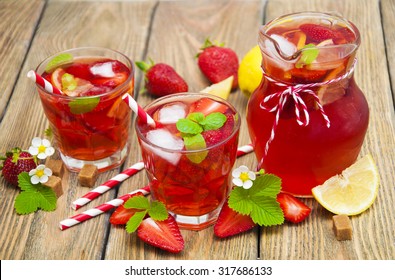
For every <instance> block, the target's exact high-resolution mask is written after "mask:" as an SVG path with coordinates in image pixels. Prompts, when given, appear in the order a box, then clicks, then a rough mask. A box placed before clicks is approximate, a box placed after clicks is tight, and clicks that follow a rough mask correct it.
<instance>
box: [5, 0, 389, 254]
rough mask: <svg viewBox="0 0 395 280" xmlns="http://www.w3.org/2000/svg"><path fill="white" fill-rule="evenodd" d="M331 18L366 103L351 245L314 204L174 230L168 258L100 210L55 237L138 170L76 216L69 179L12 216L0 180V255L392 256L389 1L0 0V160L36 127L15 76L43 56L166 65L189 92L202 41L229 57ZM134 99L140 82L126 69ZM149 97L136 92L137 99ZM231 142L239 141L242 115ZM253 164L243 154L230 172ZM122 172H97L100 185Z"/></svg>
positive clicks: (236, 97) (23, 81) (29, 97)
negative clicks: (293, 211)
mask: <svg viewBox="0 0 395 280" xmlns="http://www.w3.org/2000/svg"><path fill="white" fill-rule="evenodd" d="M306 10H314V11H324V12H326V11H333V12H337V13H340V14H342V15H343V16H344V17H346V18H348V19H349V20H351V21H353V22H354V23H355V24H356V26H357V27H358V28H359V30H360V32H361V35H362V44H361V47H360V49H359V51H358V54H357V56H358V59H359V60H358V65H357V69H356V71H355V77H356V81H357V83H358V85H359V86H360V87H361V89H362V90H363V91H364V93H365V95H366V97H367V99H368V102H369V106H370V123H369V129H368V133H367V136H366V139H365V142H364V145H363V148H362V151H361V156H362V155H364V154H367V153H371V154H372V156H373V158H374V159H375V161H376V163H377V165H378V169H379V172H380V178H381V184H380V189H379V193H378V197H377V199H376V201H375V202H374V204H373V206H372V207H371V208H370V209H369V210H367V211H366V212H364V213H362V214H361V215H358V216H354V217H352V218H351V222H352V226H353V229H354V234H353V239H352V240H351V241H343V242H339V241H337V240H336V239H335V236H334V233H333V231H332V220H331V219H332V214H331V213H329V212H328V211H326V210H325V209H323V208H322V207H321V206H320V205H319V204H318V203H317V202H316V201H315V200H314V199H304V201H305V202H306V204H308V205H309V206H310V207H311V208H312V213H311V215H310V217H309V218H308V219H307V220H306V221H305V222H303V223H301V224H297V225H294V224H289V223H285V224H284V225H282V226H275V227H268V228H255V229H254V230H252V231H250V232H247V233H244V234H241V235H238V236H235V237H233V238H229V239H225V240H219V239H217V238H215V237H214V234H213V228H212V227H210V228H207V229H205V230H202V231H199V232H194V231H185V230H183V231H182V235H183V236H184V239H185V249H184V251H183V252H181V253H180V254H177V255H173V254H169V253H166V252H164V251H161V250H158V249H155V248H153V247H151V246H148V245H145V243H143V242H142V241H140V240H139V239H138V238H137V236H136V235H135V234H131V235H130V234H127V233H126V231H125V230H124V229H123V228H122V227H114V226H111V225H110V224H109V215H110V214H109V213H105V214H103V215H101V216H99V217H96V218H95V219H91V220H89V221H86V222H85V223H82V224H79V225H76V226H74V227H72V228H70V229H68V230H65V231H61V230H60V229H59V227H58V223H59V221H61V220H63V219H65V218H67V217H69V216H72V215H75V214H76V213H80V212H82V211H84V210H86V209H89V208H91V207H94V206H96V205H99V204H101V203H103V202H105V201H108V200H110V199H113V198H115V197H117V196H119V195H122V194H125V193H127V192H130V191H132V190H134V189H137V188H140V187H142V186H145V185H146V184H147V178H146V175H145V173H144V172H139V173H138V174H137V175H135V176H133V177H132V178H130V179H129V180H127V181H125V182H124V183H123V184H121V185H120V186H119V187H118V188H116V189H113V190H111V191H109V192H107V193H105V194H104V195H102V196H101V197H99V198H98V199H97V200H95V201H93V202H91V203H90V204H88V205H87V206H85V207H83V208H81V209H80V210H78V211H77V212H76V211H74V210H72V209H71V207H70V206H71V203H72V201H74V200H75V199H77V198H79V197H81V196H82V195H84V194H85V193H86V192H87V189H86V188H84V187H81V186H79V184H78V181H77V176H76V174H73V173H69V172H67V173H66V174H65V176H64V177H63V184H64V188H65V193H64V195H63V196H62V197H60V198H59V200H58V202H57V209H56V211H54V212H44V211H38V212H36V213H34V214H30V215H24V216H20V215H17V214H16V213H15V210H14V199H15V197H16V195H17V194H18V193H19V190H17V189H16V188H14V187H12V186H10V185H8V184H6V182H5V181H4V179H2V178H1V179H0V199H1V203H0V213H1V215H0V229H1V231H0V259H3V260H5V259H11V260H25V259H28V260H32V259H34V260H41V259H54V260H55V259H62V260H80V259H84V260H100V259H124V260H130V259H148V260H152V259H186V260H190V259H222V260H223V259H243V260H252V259H257V258H260V259H270V260H278V259H288V260H289V259H307V260H311V259H360V260H367V259H379V260H393V259H395V214H394V213H395V211H394V204H395V188H394V174H395V170H394V160H395V156H394V155H395V143H394V141H395V132H394V124H395V114H394V104H393V98H394V96H395V70H394V69H395V52H394V49H395V29H394V28H393V26H394V24H395V20H394V18H395V1H394V0H381V1H379V0H298V1H291V0H267V1H253V0H251V1H200V0H196V1H74V0H68V1H66V0H65V1H63V0H48V1H44V0H0V18H1V21H0V61H1V65H2V66H1V67H0V77H1V78H0V132H1V133H0V153H4V152H5V151H6V150H7V149H10V148H12V147H14V146H22V147H26V148H28V147H29V146H30V141H31V139H32V138H33V137H35V136H43V131H44V130H45V128H47V126H48V122H47V120H46V118H45V116H44V113H43V110H42V107H41V103H40V100H39V97H38V94H37V92H36V90H35V86H34V85H33V84H32V82H31V81H29V80H28V79H27V78H26V73H27V72H28V70H30V69H34V68H35V67H36V65H37V64H38V63H39V62H40V61H42V60H43V59H44V58H46V57H47V56H49V55H51V54H53V53H55V52H58V51H61V50H65V49H68V48H73V47H80V46H101V47H108V48H113V49H116V50H118V51H120V52H122V53H125V54H126V55H127V56H129V57H130V58H131V59H132V60H135V61H137V60H144V59H147V58H148V57H150V58H152V59H154V60H155V61H156V62H165V63H168V64H170V65H172V66H173V67H174V68H175V69H176V70H177V72H178V73H179V74H180V75H181V76H183V77H184V78H185V79H186V80H187V82H188V84H189V87H190V91H199V90H201V89H203V88H204V87H206V86H207V85H208V82H207V80H206V79H205V78H204V77H203V76H202V74H201V73H200V71H199V69H198V67H197V64H196V60H195V58H194V55H195V54H196V53H197V51H198V49H199V47H200V46H201V44H202V42H203V41H204V40H205V38H206V37H210V38H211V39H214V40H218V41H221V42H225V43H226V45H227V46H229V47H231V48H233V49H234V50H235V51H236V52H237V54H238V56H239V58H240V59H241V58H242V57H243V55H244V54H245V53H246V52H247V51H248V50H249V49H250V48H251V47H252V46H254V45H256V43H257V34H258V28H259V26H260V25H262V24H263V23H265V22H267V21H269V20H271V19H273V18H275V17H277V16H280V15H283V14H286V13H290V12H297V11H306ZM135 77H136V88H135V92H136V93H138V92H139V90H140V88H141V87H142V86H143V83H144V80H143V75H142V73H141V72H139V71H136V74H135ZM152 100H153V98H152V97H150V96H148V95H143V94H142V95H140V96H138V101H139V102H140V104H142V105H145V104H148V103H149V102H151V101H152ZM229 100H230V102H231V103H232V104H234V105H235V106H236V107H237V109H238V110H239V112H240V114H241V116H242V117H244V116H245V109H246V104H247V98H245V96H243V94H242V93H241V92H240V91H236V92H233V93H232V94H231V96H230V98H229ZM242 119H243V121H242V127H241V137H240V145H244V144H247V143H249V142H250V140H249V136H248V133H247V126H246V121H245V118H242ZM131 131H132V133H131V146H132V150H131V152H130V154H129V156H128V158H127V160H126V162H125V164H124V166H123V167H122V168H126V167H128V166H130V165H132V164H133V163H135V162H137V161H139V160H140V156H139V154H140V151H139V147H138V144H137V140H136V136H135V133H134V130H133V128H132V130H131ZM240 164H245V165H247V166H250V167H251V168H252V167H254V166H255V165H256V159H255V157H254V155H253V154H251V155H248V156H245V157H242V158H240V159H238V160H237V162H236V165H237V166H238V165H240ZM122 168H119V169H116V170H112V171H109V172H106V173H103V174H101V175H100V176H99V178H98V181H97V183H98V184H99V183H102V182H105V181H106V180H108V179H109V178H111V177H113V176H114V175H116V174H117V173H119V172H120V171H121V170H122Z"/></svg>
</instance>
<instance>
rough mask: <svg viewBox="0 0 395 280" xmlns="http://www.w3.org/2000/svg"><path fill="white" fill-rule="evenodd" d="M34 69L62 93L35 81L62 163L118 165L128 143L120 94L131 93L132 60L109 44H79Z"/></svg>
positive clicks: (125, 109) (70, 165) (127, 117)
mask: <svg viewBox="0 0 395 280" xmlns="http://www.w3.org/2000/svg"><path fill="white" fill-rule="evenodd" d="M64 54H66V55H64ZM54 57H57V58H55V59H54ZM57 59H58V60H59V63H57V62H56V60H57ZM51 61H52V62H51ZM54 62H55V63H54ZM37 72H38V73H40V74H41V75H42V76H43V77H44V78H45V79H46V80H48V81H49V82H51V83H52V85H53V86H55V87H56V88H58V89H60V90H61V91H62V93H63V94H54V93H50V92H47V91H46V90H45V89H44V88H42V87H40V86H38V92H39V94H40V97H41V102H42V104H43V108H44V112H45V114H46V116H47V118H48V120H49V123H50V126H51V128H52V130H53V133H54V136H55V139H56V142H57V145H58V148H59V150H60V153H61V157H62V159H63V161H64V163H65V164H66V166H67V168H68V169H70V170H74V171H78V170H79V169H81V168H82V166H83V165H84V164H87V163H90V164H95V165H97V166H98V168H99V170H100V171H104V170H107V169H110V168H113V167H116V166H118V165H120V164H121V163H122V162H123V161H124V159H125V156H126V155H127V153H128V149H129V145H128V137H129V136H128V134H129V126H130V117H131V113H130V109H129V108H128V106H127V105H126V104H125V103H124V102H123V101H122V95H123V94H124V93H126V92H129V93H131V94H132V93H133V83H134V78H133V68H132V63H131V61H130V60H129V59H128V58H127V57H125V56H124V55H122V54H120V53H117V52H115V51H112V50H108V49H102V48H79V49H72V50H68V51H65V52H63V54H62V55H60V56H59V54H56V55H54V56H52V57H50V58H48V59H46V60H45V61H43V62H42V63H41V64H40V65H39V66H38V68H37Z"/></svg>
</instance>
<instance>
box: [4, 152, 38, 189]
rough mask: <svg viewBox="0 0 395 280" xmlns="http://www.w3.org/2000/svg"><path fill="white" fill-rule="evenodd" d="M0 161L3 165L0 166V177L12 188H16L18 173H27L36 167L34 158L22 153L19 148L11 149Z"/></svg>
mask: <svg viewBox="0 0 395 280" xmlns="http://www.w3.org/2000/svg"><path fill="white" fill-rule="evenodd" d="M1 159H2V160H4V162H3V164H2V165H0V169H1V171H2V172H1V173H2V176H3V177H4V179H5V180H6V181H7V182H9V183H10V184H12V185H14V186H18V175H19V174H20V173H22V172H29V171H30V170H32V169H34V168H36V166H37V163H36V161H35V159H34V157H33V156H32V155H31V154H30V153H28V152H23V151H22V150H21V149H20V148H14V149H12V150H11V151H10V152H7V153H6V156H5V157H1Z"/></svg>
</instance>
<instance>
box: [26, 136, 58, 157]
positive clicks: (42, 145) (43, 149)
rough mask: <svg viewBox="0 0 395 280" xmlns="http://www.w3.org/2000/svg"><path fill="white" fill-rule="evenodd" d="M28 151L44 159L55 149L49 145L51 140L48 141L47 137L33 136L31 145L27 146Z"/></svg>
mask: <svg viewBox="0 0 395 280" xmlns="http://www.w3.org/2000/svg"><path fill="white" fill-rule="evenodd" d="M29 153H30V154H32V155H33V156H37V157H38V158H39V159H46V158H47V157H49V156H52V155H53V154H54V153H55V149H54V148H53V147H52V146H51V142H49V141H48V140H47V139H41V138H40V137H34V138H33V140H32V145H31V146H30V148H29Z"/></svg>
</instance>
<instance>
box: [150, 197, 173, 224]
mask: <svg viewBox="0 0 395 280" xmlns="http://www.w3.org/2000/svg"><path fill="white" fill-rule="evenodd" d="M148 214H149V215H150V217H151V218H152V219H153V220H155V221H164V220H166V219H167V217H168V215H169V214H168V213H167V210H166V206H165V205H164V204H163V203H162V202H160V201H153V202H152V203H151V208H150V209H149V210H148Z"/></svg>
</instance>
